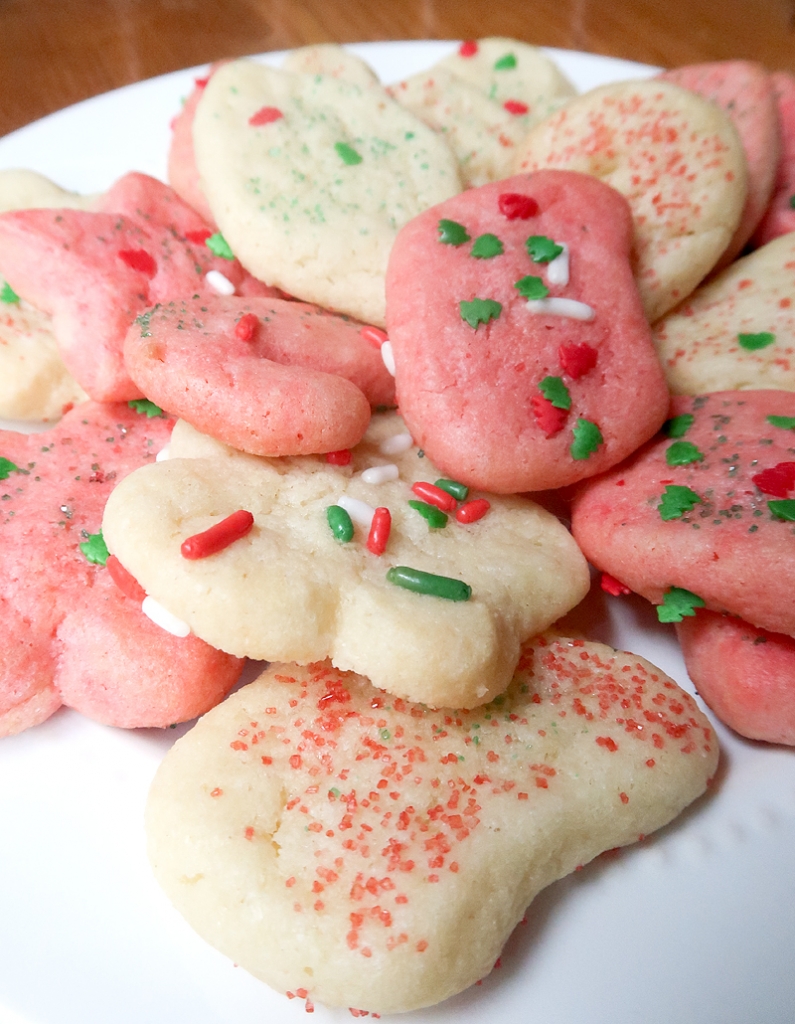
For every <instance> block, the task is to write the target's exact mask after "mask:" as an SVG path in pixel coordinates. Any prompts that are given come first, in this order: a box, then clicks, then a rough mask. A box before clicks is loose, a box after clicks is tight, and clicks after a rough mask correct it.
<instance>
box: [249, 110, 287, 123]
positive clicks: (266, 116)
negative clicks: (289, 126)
mask: <svg viewBox="0 0 795 1024" xmlns="http://www.w3.org/2000/svg"><path fill="white" fill-rule="evenodd" d="M282 117H284V114H283V113H282V112H281V110H279V108H278V107H260V109H259V110H258V111H257V112H256V113H255V114H252V115H251V117H250V118H249V119H248V123H249V124H250V125H252V126H253V127H254V128H259V127H260V126H261V125H263V124H272V123H273V122H274V121H278V120H279V119H280V118H282Z"/></svg>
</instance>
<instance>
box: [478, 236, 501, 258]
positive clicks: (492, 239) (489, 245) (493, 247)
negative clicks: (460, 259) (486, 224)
mask: <svg viewBox="0 0 795 1024" xmlns="http://www.w3.org/2000/svg"><path fill="white" fill-rule="evenodd" d="M504 252H505V249H504V248H503V245H502V242H501V241H500V240H499V238H497V236H496V235H479V236H478V237H477V238H476V239H475V241H474V242H473V243H472V248H471V249H470V250H469V255H470V256H474V257H475V259H477V260H490V259H492V258H493V257H494V256H501V255H502V253H504Z"/></svg>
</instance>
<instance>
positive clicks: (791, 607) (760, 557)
mask: <svg viewBox="0 0 795 1024" xmlns="http://www.w3.org/2000/svg"><path fill="white" fill-rule="evenodd" d="M671 415H672V416H673V417H685V418H683V419H675V420H673V429H672V431H671V433H672V434H674V435H675V436H665V435H661V436H660V437H658V438H656V439H655V440H654V441H653V442H652V443H651V444H649V445H647V446H646V447H645V448H644V449H642V450H641V451H640V452H638V453H637V454H636V455H634V456H633V457H632V458H631V459H629V460H628V461H627V462H625V463H624V464H623V465H621V466H618V467H616V468H615V469H613V470H611V471H610V472H609V473H607V474H605V475H604V476H602V477H600V478H599V479H598V480H593V481H589V482H588V483H586V484H584V485H583V486H582V488H581V489H580V491H579V493H578V494H577V495H576V496H575V499H574V502H573V506H572V531H573V533H574V536H575V538H576V540H577V542H578V543H579V545H580V547H581V548H582V550H583V552H584V554H585V556H586V557H587V558H588V560H589V561H590V562H592V563H593V564H594V565H596V566H597V567H598V568H599V569H601V570H603V571H604V572H608V573H610V575H611V576H614V577H615V578H616V579H617V580H620V581H621V582H622V583H624V584H626V585H627V586H628V587H630V589H632V590H634V591H636V592H637V593H639V594H642V595H643V596H644V597H646V598H647V599H648V600H650V601H652V602H653V603H654V604H660V603H661V602H662V600H663V595H664V593H665V591H666V590H668V589H669V588H671V587H680V588H684V589H685V590H689V591H691V592H692V593H694V594H697V595H698V596H699V597H701V598H702V599H703V600H704V601H705V602H706V606H707V608H709V609H711V610H713V611H716V612H724V611H725V612H729V613H730V614H732V615H737V616H740V617H741V618H743V619H745V620H747V621H748V622H750V623H753V624H754V625H756V626H758V627H761V628H764V629H769V630H771V631H773V632H776V633H786V634H788V635H791V634H795V604H793V601H792V594H793V592H795V523H793V522H791V521H788V520H787V518H782V515H781V514H782V513H783V514H784V516H786V514H787V510H788V508H789V507H790V506H788V504H787V502H788V500H789V499H774V498H771V497H770V495H768V494H766V493H764V492H763V491H762V490H761V489H760V488H759V487H758V486H757V484H756V483H755V482H754V477H756V476H758V475H759V474H761V473H763V472H764V471H765V470H768V469H773V468H774V467H776V466H778V465H780V464H781V463H787V462H791V461H792V460H793V456H795V430H793V427H795V395H793V394H792V393H790V392H785V391H726V392H718V393H715V394H711V395H702V396H698V397H695V398H694V397H685V396H682V397H678V398H674V399H673V401H672V406H671ZM691 417H692V421H691V419H690V418H691ZM771 417H772V421H771ZM688 424H689V426H688ZM690 492H692V493H690ZM793 497H795V493H791V495H790V498H793ZM781 501H783V504H781V503H780V502H781ZM776 502H779V504H778V505H777V504H776ZM770 503H772V504H770ZM792 507H793V509H795V503H794V504H793V506H792ZM664 517H665V518H664Z"/></svg>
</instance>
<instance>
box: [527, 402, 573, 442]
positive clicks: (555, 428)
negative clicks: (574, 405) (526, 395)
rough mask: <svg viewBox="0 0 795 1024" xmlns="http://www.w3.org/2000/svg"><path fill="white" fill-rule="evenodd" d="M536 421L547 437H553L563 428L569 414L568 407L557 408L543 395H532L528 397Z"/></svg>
mask: <svg viewBox="0 0 795 1024" xmlns="http://www.w3.org/2000/svg"><path fill="white" fill-rule="evenodd" d="M530 405H531V406H532V408H533V415H534V416H535V419H536V423H537V424H538V426H539V427H540V428H541V430H542V431H543V432H544V434H545V435H546V436H547V437H554V436H555V434H557V433H559V432H560V431H561V430H563V428H564V426H565V425H566V419H567V417H568V415H569V410H568V409H558V407H557V406H555V405H553V404H552V402H550V400H549V399H548V398H544V396H543V395H533V397H532V398H531V399H530Z"/></svg>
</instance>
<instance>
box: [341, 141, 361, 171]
mask: <svg viewBox="0 0 795 1024" xmlns="http://www.w3.org/2000/svg"><path fill="white" fill-rule="evenodd" d="M334 149H335V150H336V151H337V156H338V157H339V158H340V159H341V160H342V162H343V163H344V164H347V165H348V166H349V167H353V166H354V164H360V163H361V162H362V157H361V155H360V154H359V153H357V152H356V150H355V149H354V148H353V146H349V145H348V143H347V142H335V143H334Z"/></svg>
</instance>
